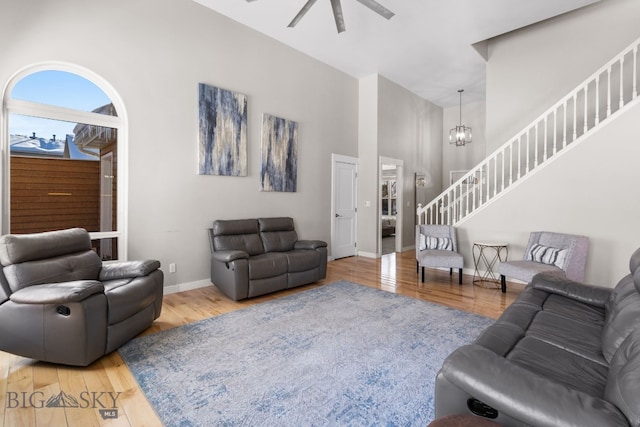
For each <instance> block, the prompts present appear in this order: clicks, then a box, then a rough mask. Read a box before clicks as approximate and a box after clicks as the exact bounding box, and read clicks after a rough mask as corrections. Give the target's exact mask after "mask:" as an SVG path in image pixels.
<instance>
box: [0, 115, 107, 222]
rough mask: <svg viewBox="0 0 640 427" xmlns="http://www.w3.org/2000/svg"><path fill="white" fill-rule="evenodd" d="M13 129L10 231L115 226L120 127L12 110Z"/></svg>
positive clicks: (10, 125) (11, 137)
mask: <svg viewBox="0 0 640 427" xmlns="http://www.w3.org/2000/svg"><path fill="white" fill-rule="evenodd" d="M26 129H30V130H31V135H30V136H29V135H27V132H25V130H26ZM9 133H10V141H11V147H10V152H11V158H10V170H11V177H10V182H11V201H10V205H11V209H10V211H11V232H13V233H34V232H40V231H48V230H59V229H63V228H71V227H82V228H85V229H86V230H87V231H90V232H95V231H115V230H117V228H116V224H117V220H116V212H117V206H116V200H117V197H116V189H117V175H116V171H117V167H116V161H117V150H116V148H117V132H116V129H113V128H105V127H101V126H93V125H86V124H82V123H80V124H78V123H69V122H63V121H59V120H50V119H41V118H33V117H27V116H21V115H17V114H11V115H10V116H9ZM59 134H61V135H63V136H62V137H59V136H58V135H59ZM38 135H51V136H49V137H39V136H38Z"/></svg>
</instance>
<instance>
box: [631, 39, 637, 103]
mask: <svg viewBox="0 0 640 427" xmlns="http://www.w3.org/2000/svg"><path fill="white" fill-rule="evenodd" d="M637 81H638V46H637V45H636V46H635V47H634V48H633V93H632V97H633V99H636V98H637V97H638V90H637V86H636V85H637Z"/></svg>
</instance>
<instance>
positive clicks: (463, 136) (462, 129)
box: [449, 89, 471, 147]
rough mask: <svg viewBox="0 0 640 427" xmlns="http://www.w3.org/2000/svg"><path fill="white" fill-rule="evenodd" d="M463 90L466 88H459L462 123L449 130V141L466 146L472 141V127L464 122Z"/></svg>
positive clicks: (459, 145) (458, 145)
mask: <svg viewBox="0 0 640 427" xmlns="http://www.w3.org/2000/svg"><path fill="white" fill-rule="evenodd" d="M462 92H464V89H460V90H458V93H459V94H460V124H459V125H458V126H456V127H454V128H452V129H451V130H450V131H449V143H450V144H456V147H464V146H465V145H466V144H470V143H471V128H470V127H468V126H465V125H463V124H462Z"/></svg>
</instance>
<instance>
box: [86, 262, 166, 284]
mask: <svg viewBox="0 0 640 427" xmlns="http://www.w3.org/2000/svg"><path fill="white" fill-rule="evenodd" d="M159 268H160V261H158V260H155V259H147V260H143V261H121V262H115V263H111V264H103V265H102V269H100V275H99V277H98V280H101V281H106V280H114V279H127V278H130V277H141V276H147V275H148V274H150V273H151V272H153V271H155V270H157V269H159Z"/></svg>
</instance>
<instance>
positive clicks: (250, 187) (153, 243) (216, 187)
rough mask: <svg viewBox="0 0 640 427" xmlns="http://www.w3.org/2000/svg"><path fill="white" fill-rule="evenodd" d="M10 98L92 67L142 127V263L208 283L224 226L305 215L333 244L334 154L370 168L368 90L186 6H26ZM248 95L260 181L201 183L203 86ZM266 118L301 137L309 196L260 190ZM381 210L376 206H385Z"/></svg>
mask: <svg viewBox="0 0 640 427" xmlns="http://www.w3.org/2000/svg"><path fill="white" fill-rule="evenodd" d="M2 9H3V10H2V18H3V19H2V21H3V24H2V26H0V40H3V41H2V42H1V43H0V58H2V61H0V87H4V85H5V84H6V83H7V82H8V80H9V79H10V77H11V75H12V74H13V73H15V72H16V71H18V70H20V69H22V68H24V67H27V66H29V65H32V64H35V63H41V62H45V61H54V60H55V61H64V62H68V63H73V64H77V65H80V66H82V67H86V68H88V69H90V70H92V71H93V72H95V73H97V74H98V75H100V76H102V77H103V78H104V79H105V80H106V81H108V82H109V83H110V84H111V85H112V86H113V87H114V88H115V90H116V91H117V92H118V93H119V95H120V96H121V97H122V99H123V101H124V103H125V106H126V109H127V111H128V119H129V141H130V150H129V166H130V171H129V172H130V185H129V217H128V223H129V258H131V259H136V258H138V259H139V258H156V259H159V260H160V261H161V262H162V263H163V265H164V266H165V267H167V266H168V264H169V263H176V264H177V272H176V273H175V274H168V269H167V268H165V270H166V271H167V274H166V278H165V285H167V286H169V285H175V284H184V283H191V282H202V281H207V280H208V277H209V246H208V242H207V233H206V229H207V228H208V227H209V226H210V224H211V221H212V220H214V219H230V218H247V217H258V216H275V215H288V216H292V217H293V218H294V219H295V221H296V225H297V228H298V231H299V234H300V237H301V238H318V239H323V240H326V241H329V240H330V215H331V212H330V193H331V153H338V154H343V155H348V156H357V155H358V145H357V144H358V81H357V80H356V79H354V78H352V77H349V76H347V75H345V74H343V73H342V72H339V71H337V70H335V69H333V68H330V67H328V66H326V65H324V64H322V63H320V62H318V61H315V60H313V59H311V58H309V57H308V56H305V55H302V54H300V53H298V52H296V51H294V50H292V49H290V48H288V47H286V46H284V45H282V44H280V43H278V42H275V41H273V40H271V39H268V38H266V37H264V36H262V35H261V34H259V33H257V32H255V31H253V30H249V29H247V28H246V27H244V26H242V25H239V24H237V23H235V22H233V21H231V20H229V19H227V18H224V17H222V16H220V15H218V14H216V13H214V12H212V11H210V10H208V9H206V8H204V7H202V6H200V5H198V4H196V3H195V2H191V1H186V0H157V1H154V2H151V1H148V0H113V1H108V2H87V1H85V0H64V1H63V0H52V1H46V2H43V1H39V0H21V1H20V2H12V4H11V6H8V5H7V6H4V7H3V8H2ZM200 82H203V83H208V84H211V85H216V86H219V87H222V88H225V89H230V90H234V91H238V92H241V93H244V94H246V95H248V102H249V106H248V113H249V127H248V135H249V148H248V163H249V176H248V177H217V176H199V175H197V128H198V118H197V117H198V116H197V113H198V111H197V109H198V98H197V89H198V83H200ZM262 113H270V114H274V115H277V116H280V117H284V118H287V119H291V120H295V121H297V122H299V125H300V139H299V147H298V156H299V158H298V192H296V193H263V192H260V191H259V190H258V188H259V187H258V172H259V168H260V127H261V116H262ZM374 200H375V199H374Z"/></svg>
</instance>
